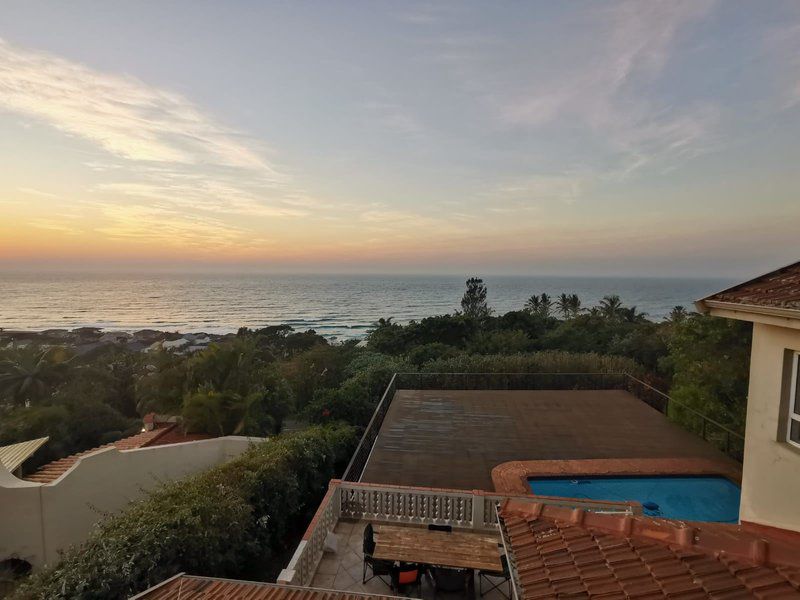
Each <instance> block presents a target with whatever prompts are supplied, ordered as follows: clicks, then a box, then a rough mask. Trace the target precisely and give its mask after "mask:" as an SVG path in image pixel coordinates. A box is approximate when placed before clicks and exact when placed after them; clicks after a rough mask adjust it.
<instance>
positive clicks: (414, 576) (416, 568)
mask: <svg viewBox="0 0 800 600" xmlns="http://www.w3.org/2000/svg"><path fill="white" fill-rule="evenodd" d="M424 572H425V570H424V569H423V568H422V566H420V565H418V564H415V563H400V564H399V565H397V566H395V567H393V568H392V589H393V590H394V591H395V592H402V591H404V590H405V589H406V588H409V587H411V588H414V589H416V591H417V593H418V594H419V595H420V596H421V595H422V574H423V573H424Z"/></svg>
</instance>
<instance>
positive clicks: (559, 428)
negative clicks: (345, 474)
mask: <svg viewBox="0 0 800 600" xmlns="http://www.w3.org/2000/svg"><path fill="white" fill-rule="evenodd" d="M621 415H624V418H620V416H621ZM676 458H698V459H704V460H713V461H716V462H719V463H724V464H726V465H729V467H730V468H731V469H734V470H738V469H739V468H740V467H739V465H738V464H736V463H735V462H734V461H732V460H731V459H729V458H727V457H726V456H725V455H724V454H722V453H721V452H719V451H718V450H717V449H716V448H714V447H713V446H712V445H710V444H708V443H706V442H704V441H703V440H702V439H701V438H699V437H697V436H695V435H694V434H692V433H690V432H688V431H686V430H685V429H683V428H681V427H679V426H678V425H675V424H674V423H671V422H670V421H669V420H668V419H666V418H665V417H664V415H663V414H661V413H660V412H658V411H657V410H655V409H654V408H652V407H650V406H649V405H648V404H646V403H645V402H643V401H642V400H639V399H638V398H637V397H635V396H633V395H632V394H631V393H629V392H627V391H624V390H411V389H399V390H397V391H396V392H395V393H394V397H393V400H392V402H391V404H390V406H389V408H388V412H387V413H386V416H385V418H384V420H383V423H382V425H381V426H380V431H379V432H378V436H377V439H376V442H375V444H374V447H373V448H372V451H371V454H370V455H369V459H368V460H367V463H366V468H365V470H364V473H363V475H362V477H361V481H364V482H370V483H389V484H397V485H406V486H429V487H437V488H457V489H464V490H472V489H481V490H492V489H494V486H493V483H492V469H493V468H494V467H496V466H497V465H499V464H501V463H505V462H508V461H522V460H524V461H531V460H570V459H676Z"/></svg>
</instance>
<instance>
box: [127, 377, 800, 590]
mask: <svg viewBox="0 0 800 600" xmlns="http://www.w3.org/2000/svg"><path fill="white" fill-rule="evenodd" d="M673 402H674V400H671V399H670V398H668V397H667V396H665V395H663V394H660V393H657V392H656V391H655V390H653V389H652V388H651V387H650V386H648V385H647V384H646V383H644V382H642V381H639V380H638V379H635V378H632V377H630V376H629V375H626V374H602V375H598V374H578V375H575V374H573V375H569V376H565V375H552V374H543V375H534V374H512V375H508V374H503V375H497V374H483V375H480V374H470V375H463V374H461V375H458V374H434V375H424V376H423V375H419V374H396V375H395V377H394V378H393V379H392V382H391V384H390V385H389V388H388V389H387V391H386V393H385V394H384V397H383V399H382V400H381V402H380V404H379V405H378V407H377V409H376V411H375V414H374V416H373V419H372V421H371V422H370V424H369V426H368V427H367V429H366V431H365V433H364V436H363V437H362V440H361V443H360V445H359V447H358V448H357V449H356V451H355V453H354V455H353V457H352V459H351V461H350V465H349V466H348V468H347V470H346V472H345V474H344V477H343V480H334V481H332V482H331V483H330V487H329V489H328V493H327V495H326V496H325V498H324V499H323V501H322V502H321V504H320V506H319V508H318V509H317V511H316V514H315V516H314V518H313V519H312V521H311V523H310V524H309V526H308V528H307V530H306V532H305V534H304V536H303V538H302V540H301V541H300V543H299V545H298V546H297V548H296V550H295V552H294V554H293V556H292V558H291V560H290V561H289V563H288V564H287V565H286V568H285V569H283V571H282V572H281V573H280V575H279V577H278V580H277V583H276V584H271V583H260V582H245V581H231V580H225V579H217V578H208V577H197V576H192V575H187V574H182V573H181V574H177V575H176V576H174V577H172V578H171V579H168V580H166V581H164V582H162V583H161V584H159V585H156V586H154V587H152V588H150V589H149V590H146V591H145V592H143V593H141V594H139V595H137V596H135V598H136V599H138V600H178V599H180V600H214V599H217V598H238V597H242V598H245V597H246V598H269V599H276V600H280V599H281V598H283V597H286V596H291V597H292V598H299V599H301V600H315V599H316V598H322V597H324V598H328V599H330V600H339V599H340V598H343V597H345V598H346V599H347V600H358V599H360V598H377V597H385V596H387V595H388V596H397V595H402V596H406V597H408V596H411V597H425V598H430V597H437V598H438V597H445V596H446V595H447V594H442V593H441V591H442V589H444V588H443V587H442V585H443V584H441V583H440V581H439V578H440V576H443V575H445V574H450V575H451V580H450V583H452V575H453V574H454V573H455V574H457V575H458V576H459V577H460V576H461V575H460V574H461V573H466V579H463V578H462V580H461V583H463V585H464V586H466V589H465V590H464V591H465V592H467V593H468V592H469V590H470V587H472V591H473V592H475V591H476V588H477V591H478V592H481V596H483V595H484V594H483V593H482V591H483V588H484V585H486V586H489V585H491V584H490V583H487V581H488V582H494V584H495V585H496V586H497V587H495V588H494V589H491V591H489V592H488V594H487V596H486V597H487V598H488V599H489V600H501V599H502V598H513V599H514V600H521V599H524V600H534V599H536V600H558V599H567V598H569V599H579V598H580V599H583V598H603V599H605V600H610V599H625V598H631V599H634V598H636V599H657V598H686V599H728V598H730V599H734V598H800V537H796V536H794V535H793V534H788V533H787V532H782V531H777V530H776V529H760V528H753V527H748V526H743V525H741V524H739V523H737V522H736V520H737V519H734V522H715V521H723V520H728V519H711V520H702V519H686V518H674V517H673V518H667V517H665V516H650V514H654V515H658V514H659V511H660V510H661V509H660V508H659V507H658V506H656V507H655V508H654V507H652V506H650V507H648V506H647V504H649V503H647V502H641V501H635V500H628V501H619V500H612V499H607V498H606V499H604V498H602V497H601V498H594V497H591V493H589V494H588V495H587V494H585V493H584V492H583V491H581V492H580V494H578V493H575V494H572V495H567V494H559V495H542V494H538V493H537V494H534V493H533V492H532V489H534V490H535V489H536V485H538V484H536V483H534V482H535V481H536V478H539V477H542V478H545V479H548V478H549V479H553V478H554V477H555V479H553V480H554V481H564V480H565V481H566V482H567V483H568V484H578V485H580V484H582V483H591V481H592V480H593V478H599V479H603V478H605V477H609V476H622V477H623V478H628V479H630V478H633V479H636V478H640V477H642V476H646V477H647V478H654V479H659V478H661V479H663V480H664V481H669V482H673V481H675V479H674V478H675V477H676V476H682V477H688V478H689V479H693V480H697V481H704V480H706V479H710V480H714V482H711V483H710V484H709V485H712V484H713V485H716V484H718V483H720V482H724V483H725V484H726V485H727V486H729V487H730V486H734V487H735V484H736V483H738V482H739V481H740V480H741V478H742V474H741V471H740V466H739V464H738V462H737V461H736V458H737V457H741V455H742V447H741V446H737V443H738V442H737V439H735V438H734V439H732V438H731V433H732V432H729V431H727V430H725V429H724V428H722V429H714V427H715V424H714V423H713V421H709V422H706V421H705V420H703V421H701V424H702V427H700V428H699V429H698V432H700V434H701V436H697V435H694V434H692V433H689V432H687V431H684V430H682V429H680V428H678V427H677V426H676V425H674V424H673V423H671V422H670V421H669V420H668V419H666V418H665V414H673V413H672V411H673V410H681V407H680V405H677V406H676V405H674V404H673ZM659 413H662V414H659ZM700 417H701V418H704V417H702V415H700ZM734 435H735V434H734ZM748 440H749V438H748ZM748 443H749V441H748ZM747 452H749V449H745V452H744V453H745V455H746V458H745V478H747V477H748V473H747V470H748V469H749V468H750V464H751V462H752V461H749V460H748V459H747ZM701 476H702V477H701ZM532 477H533V478H534V480H533V482H532V481H531V478H532ZM582 480H585V481H582ZM587 487H588V486H585V487H584V490H585V489H586V488H587ZM737 500H738V496H737ZM687 502H691V498H688V499H687ZM702 503H704V502H701V504H702ZM737 503H738V502H737ZM737 508H738V506H737ZM646 513H650V514H646ZM368 548H370V550H368V552H369V553H371V554H370V556H371V560H376V559H379V560H388V561H389V562H390V563H392V564H394V565H395V574H397V573H399V572H400V570H403V569H405V571H403V572H404V573H406V574H409V573H417V574H419V573H420V572H421V571H422V570H425V571H426V572H428V573H430V576H426V577H422V578H419V577H417V578H416V579H413V578H412V579H411V580H410V581H411V583H410V584H409V586H408V587H405V588H401V589H398V588H396V587H395V588H390V587H389V586H388V585H387V583H386V582H384V581H382V580H381V579H380V578H369V577H368V576H367V577H365V573H367V574H369V571H368V569H367V568H366V567H365V564H366V563H365V550H366V549H368ZM506 565H507V567H506ZM423 567H424V569H423ZM491 573H494V575H491ZM476 574H477V575H478V576H477V577H476V576H475V575H476ZM482 574H483V575H487V577H482V576H481V575H482ZM506 576H507V577H506ZM398 581H399V579H398ZM506 585H507V586H508V587H507V588H506V587H505V586H506Z"/></svg>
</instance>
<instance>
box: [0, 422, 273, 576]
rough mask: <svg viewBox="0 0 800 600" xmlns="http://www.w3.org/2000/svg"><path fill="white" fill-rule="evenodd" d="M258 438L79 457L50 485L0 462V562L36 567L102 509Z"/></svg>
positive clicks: (79, 534) (82, 532)
mask: <svg viewBox="0 0 800 600" xmlns="http://www.w3.org/2000/svg"><path fill="white" fill-rule="evenodd" d="M259 441H261V438H245V437H239V436H228V437H221V438H215V439H210V440H200V441H195V442H185V443H182V444H170V445H167V446H154V447H152V448H138V449H136V450H124V451H120V450H117V449H116V448H108V449H106V450H102V451H100V452H98V453H96V454H92V455H90V456H86V457H83V458H81V459H79V460H78V462H77V463H76V464H75V465H74V466H73V467H72V468H71V469H70V470H68V471H67V472H66V473H65V474H64V475H62V476H61V477H60V478H59V479H57V480H56V481H54V482H51V483H47V484H40V483H32V482H29V481H22V480H20V479H17V478H16V477H14V476H13V475H12V474H11V473H9V472H8V470H7V469H6V468H5V467H4V466H3V465H0V560H3V559H5V558H9V557H11V556H15V557H18V558H22V559H24V560H27V561H28V562H30V563H31V564H32V565H33V566H34V567H35V568H37V567H41V566H43V565H46V564H51V563H53V562H55V561H57V559H58V550H59V549H66V548H67V547H68V546H70V545H72V544H78V543H80V542H82V541H83V540H85V539H86V537H87V536H88V534H89V532H90V530H91V528H92V526H93V525H94V524H95V523H96V522H97V521H98V520H100V519H101V518H102V515H103V514H104V513H114V512H117V511H119V510H120V509H122V508H123V507H124V506H125V505H126V504H127V503H128V502H130V501H131V500H135V499H137V498H139V497H141V496H142V495H143V493H144V492H145V491H147V490H150V489H152V488H154V487H155V486H156V485H158V483H160V482H163V481H168V480H172V479H178V478H181V477H185V476H186V475H189V474H191V473H195V472H197V471H201V470H203V469H207V468H209V467H212V466H214V465H218V464H220V463H223V462H225V461H227V460H229V459H231V458H233V457H235V456H238V455H239V454H241V453H242V452H244V451H245V450H246V449H247V447H248V446H249V445H250V444H251V443H254V442H259Z"/></svg>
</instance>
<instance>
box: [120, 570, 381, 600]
mask: <svg viewBox="0 0 800 600" xmlns="http://www.w3.org/2000/svg"><path fill="white" fill-rule="evenodd" d="M234 598H241V599H242V600H244V599H247V600H369V599H370V598H374V599H380V598H386V596H378V595H372V594H357V593H353V592H335V591H332V590H319V589H314V588H300V587H294V586H286V585H276V584H274V583H260V582H255V581H235V580H232V579H215V578H211V577H195V576H191V575H184V574H180V575H176V576H175V577H173V578H171V579H167V580H166V581H163V582H162V583H160V584H158V585H156V586H154V587H152V588H150V589H149V590H146V591H144V592H142V593H141V594H139V595H138V596H133V598H131V600H134V599H135V600H233V599H234Z"/></svg>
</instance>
